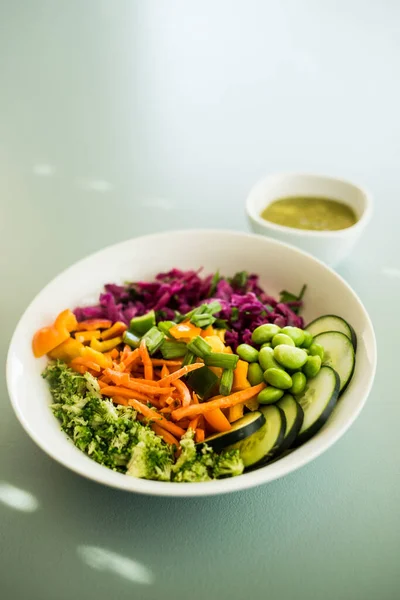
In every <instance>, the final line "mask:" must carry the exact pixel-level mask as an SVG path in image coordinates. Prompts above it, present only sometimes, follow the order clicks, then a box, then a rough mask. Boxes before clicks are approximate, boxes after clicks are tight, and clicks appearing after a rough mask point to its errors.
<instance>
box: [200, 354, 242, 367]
mask: <svg viewBox="0 0 400 600" xmlns="http://www.w3.org/2000/svg"><path fill="white" fill-rule="evenodd" d="M238 360H239V357H238V356H237V354H225V353H224V352H212V353H211V354H208V355H207V356H205V357H204V362H205V364H206V365H207V366H209V367H221V368H222V369H234V368H235V367H236V365H237V362H238Z"/></svg>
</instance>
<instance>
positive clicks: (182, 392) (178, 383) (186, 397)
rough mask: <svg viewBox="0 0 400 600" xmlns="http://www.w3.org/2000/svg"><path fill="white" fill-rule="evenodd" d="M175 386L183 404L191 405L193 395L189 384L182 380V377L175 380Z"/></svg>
mask: <svg viewBox="0 0 400 600" xmlns="http://www.w3.org/2000/svg"><path fill="white" fill-rule="evenodd" d="M174 386H175V387H176V389H177V391H178V393H179V397H180V399H181V404H182V406H189V404H190V400H191V397H190V392H189V389H188V387H187V385H186V384H185V383H184V382H183V381H182V379H176V380H175V381H174Z"/></svg>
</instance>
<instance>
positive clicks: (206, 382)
mask: <svg viewBox="0 0 400 600" xmlns="http://www.w3.org/2000/svg"><path fill="white" fill-rule="evenodd" d="M218 381H219V379H218V377H217V375H216V374H215V373H213V372H212V371H211V369H209V368H208V367H203V368H202V369H197V370H196V371H193V372H192V373H190V375H189V377H188V379H187V384H188V385H189V386H190V387H191V388H192V390H194V391H195V392H196V394H197V395H198V396H199V398H201V400H207V399H208V398H209V397H210V396H212V395H213V394H214V393H215V392H217V390H218Z"/></svg>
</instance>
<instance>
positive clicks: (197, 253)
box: [7, 230, 376, 496]
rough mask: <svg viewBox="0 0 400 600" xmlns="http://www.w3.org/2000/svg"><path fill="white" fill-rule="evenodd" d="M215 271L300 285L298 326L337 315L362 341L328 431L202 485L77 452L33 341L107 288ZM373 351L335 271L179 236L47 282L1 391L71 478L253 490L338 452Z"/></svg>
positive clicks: (148, 487) (234, 240) (274, 286)
mask: <svg viewBox="0 0 400 600" xmlns="http://www.w3.org/2000/svg"><path fill="white" fill-rule="evenodd" d="M201 266H203V267H204V271H205V273H212V272H215V271H216V270H217V269H219V270H220V272H221V273H223V274H226V275H232V274H233V273H234V272H236V271H241V270H248V271H251V272H253V273H258V274H259V275H260V278H261V283H262V285H263V286H264V287H265V289H266V290H268V292H269V293H270V294H273V295H277V294H278V293H279V291H280V290H282V289H288V290H291V291H294V292H298V291H299V290H300V288H301V287H302V285H303V284H304V283H307V285H308V289H307V292H306V296H305V309H304V317H305V319H306V322H307V321H310V320H312V319H314V318H316V317H318V316H319V315H322V314H326V313H331V314H332V313H333V314H335V313H336V314H339V315H341V316H342V317H343V318H345V319H346V320H347V321H349V323H351V324H352V325H353V327H354V329H355V331H356V333H357V336H358V349H357V363H356V369H355V373H354V377H353V379H352V381H351V383H350V385H349V387H348V388H347V390H346V392H345V393H344V394H343V396H342V398H341V399H340V401H339V403H338V405H337V407H336V409H335V411H334V413H333V414H332V416H331V418H330V419H329V421H328V423H327V424H326V426H325V427H324V428H323V429H322V430H321V431H320V432H319V433H318V434H317V435H316V436H315V437H314V438H312V439H311V440H310V441H309V442H307V443H306V444H304V445H303V446H301V447H300V448H298V449H297V450H295V451H294V452H293V453H291V454H290V455H288V456H286V457H285V458H282V459H281V460H279V461H276V462H274V463H272V464H270V465H268V466H266V467H263V468H260V469H259V470H256V471H253V472H251V473H247V474H244V475H241V476H239V477H234V478H232V479H225V480H219V481H211V482H207V483H164V482H159V481H147V480H144V479H135V478H133V477H129V476H126V475H123V474H120V473H115V472H113V471H111V470H109V469H107V468H106V467H103V466H101V465H99V464H97V463H96V462H94V461H93V460H91V459H90V458H88V456H86V455H85V454H84V453H83V452H81V451H80V450H78V449H77V448H76V447H75V446H74V445H73V443H72V442H71V441H70V440H68V439H67V437H66V435H65V434H64V433H63V432H62V431H60V426H59V423H58V421H57V420H56V419H55V417H54V416H53V414H52V412H51V410H50V408H49V404H50V402H51V397H50V393H49V390H48V388H47V384H46V382H45V381H44V380H43V379H42V378H41V376H40V374H41V372H42V370H43V368H44V366H45V364H46V359H45V358H43V359H40V360H38V359H35V358H34V356H33V354H32V349H31V340H32V335H33V333H34V332H35V331H36V330H37V329H38V328H39V327H42V326H44V325H46V324H48V323H49V322H51V321H52V320H53V319H54V317H55V315H57V314H58V313H59V312H60V311H61V310H62V309H64V308H66V307H75V306H77V305H78V304H81V303H82V301H88V302H90V301H93V300H96V299H97V295H98V293H99V292H100V290H101V289H102V286H103V284H105V283H107V282H123V281H126V280H138V279H141V280H143V279H151V278H153V277H154V276H155V275H156V274H157V273H158V272H159V271H165V270H167V269H170V268H171V267H179V268H181V269H198V268H199V267H201ZM375 365H376V344H375V335H374V331H373V327H372V324H371V321H370V319H369V316H368V314H367V312H366V310H365V308H364V306H363V305H362V303H361V302H360V300H359V299H358V297H357V295H356V294H355V293H354V292H353V290H352V289H351V288H350V286H349V285H348V284H347V283H346V282H345V281H343V279H341V277H339V276H338V275H337V274H336V273H334V271H332V270H331V269H329V268H328V267H326V266H325V265H324V264H322V263H321V262H319V261H318V260H316V259H315V258H313V257H312V256H310V255H308V254H305V253H303V252H301V251H299V250H297V249H296V248H293V247H290V246H287V245H285V244H282V243H279V242H276V241H274V240H269V239H267V238H264V237H261V236H256V235H252V234H245V233H236V232H230V231H213V230H203V231H202V230H193V231H175V232H168V233H161V234H156V235H150V236H145V237H141V238H136V239H133V240H129V241H126V242H122V243H121V244H117V245H115V246H111V247H109V248H106V249H105V250H101V251H100V252H97V253H96V254H92V255H91V256H89V257H87V258H85V259H83V260H81V261H80V262H78V263H76V264H75V265H73V266H72V267H70V268H69V269H67V270H66V271H64V272H63V273H61V274H60V275H59V276H58V277H56V278H55V279H54V280H53V281H52V282H51V283H49V284H48V285H47V286H46V287H45V288H44V289H43V290H42V291H41V292H40V293H39V295H38V296H36V298H35V299H34V300H33V302H32V303H31V304H30V306H29V307H28V308H27V310H26V311H25V313H24V315H23V316H22V318H21V320H20V322H19V323H18V325H17V328H16V330H15V333H14V335H13V338H12V340H11V344H10V348H9V353H8V360H7V384H8V390H9V393H10V397H11V402H12V405H13V407H14V410H15V412H16V414H17V417H18V419H19V420H20V422H21V424H22V426H23V427H24V428H25V430H26V431H27V433H28V434H29V435H30V436H31V438H32V439H33V440H34V441H35V442H36V443H37V444H38V446H40V447H41V448H42V449H43V450H44V451H45V452H47V454H49V455H50V456H52V457H53V458H54V459H56V460H57V461H58V462H60V463H61V464H63V465H64V466H66V467H68V468H70V469H72V470H73V471H75V472H76V473H79V474H80V475H83V476H85V477H88V478H90V479H94V480H96V481H98V482H101V483H104V484H107V485H110V486H113V487H116V488H121V489H124V490H128V491H131V492H140V493H148V494H154V495H159V496H203V495H211V494H221V493H224V492H231V491H234V490H241V489H245V488H249V487H252V486H255V485H259V484H261V483H266V482H268V481H272V480H273V479H277V478H278V477H282V476H283V475H286V474H287V473H290V472H291V471H294V470H295V469H298V468H299V467H301V466H303V465H305V464H306V463H308V462H310V461H311V460H313V459H314V458H316V457H317V456H319V455H320V454H321V453H322V452H324V451H325V450H327V448H329V447H330V446H332V444H334V443H335V442H336V441H337V440H338V439H339V438H340V437H341V436H342V435H343V434H344V432H345V431H346V430H347V429H348V428H349V427H350V425H351V424H352V423H353V421H354V420H355V418H356V417H357V415H358V414H359V412H360V411H361V409H362V407H363V405H364V403H365V401H366V399H367V396H368V393H369V391H370V388H371V384H372V381H373V378H374V374H375Z"/></svg>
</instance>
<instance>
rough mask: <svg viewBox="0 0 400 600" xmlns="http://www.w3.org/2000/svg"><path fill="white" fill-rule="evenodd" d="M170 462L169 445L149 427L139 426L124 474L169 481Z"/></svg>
mask: <svg viewBox="0 0 400 600" xmlns="http://www.w3.org/2000/svg"><path fill="white" fill-rule="evenodd" d="M172 463H173V454H172V451H171V449H170V447H168V446H167V445H166V444H165V443H164V442H163V441H162V439H161V438H160V437H158V436H157V435H155V433H154V432H153V431H152V430H151V429H148V428H147V427H141V429H140V430H139V432H138V443H137V444H136V445H135V447H134V448H133V452H132V457H131V459H130V461H129V463H128V469H127V472H126V474H127V475H132V476H133V477H141V478H143V479H158V480H160V481H169V480H170V479H171V466H172Z"/></svg>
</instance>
